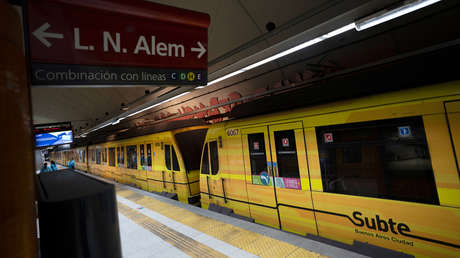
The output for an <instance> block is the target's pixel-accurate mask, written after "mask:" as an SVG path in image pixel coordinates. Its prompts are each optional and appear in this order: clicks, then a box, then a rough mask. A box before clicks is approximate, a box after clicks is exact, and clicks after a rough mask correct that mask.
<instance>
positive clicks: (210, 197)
mask: <svg viewBox="0 0 460 258" xmlns="http://www.w3.org/2000/svg"><path fill="white" fill-rule="evenodd" d="M206 184H207V185H208V196H209V199H212V196H211V191H210V189H209V176H206Z"/></svg>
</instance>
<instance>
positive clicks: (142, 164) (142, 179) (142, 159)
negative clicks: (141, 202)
mask: <svg viewBox="0 0 460 258" xmlns="http://www.w3.org/2000/svg"><path fill="white" fill-rule="evenodd" d="M145 149H146V144H144V143H141V144H139V168H138V170H137V180H136V181H137V185H138V186H139V187H140V188H142V189H143V190H147V170H146V166H147V160H146V151H145Z"/></svg>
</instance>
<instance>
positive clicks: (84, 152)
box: [82, 151, 86, 162]
mask: <svg viewBox="0 0 460 258" xmlns="http://www.w3.org/2000/svg"><path fill="white" fill-rule="evenodd" d="M82 154H83V156H82V162H86V151H82Z"/></svg>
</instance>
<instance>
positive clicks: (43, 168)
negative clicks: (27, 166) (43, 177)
mask: <svg viewBox="0 0 460 258" xmlns="http://www.w3.org/2000/svg"><path fill="white" fill-rule="evenodd" d="M44 172H51V169H50V168H49V167H48V163H46V162H45V164H43V167H42V169H40V173H44Z"/></svg>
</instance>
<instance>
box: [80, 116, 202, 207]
mask: <svg viewBox="0 0 460 258" xmlns="http://www.w3.org/2000/svg"><path fill="white" fill-rule="evenodd" d="M206 130H207V126H205V125H203V126H192V127H186V128H180V129H174V130H168V131H164V132H160V133H154V134H147V135H144V136H138V137H130V138H126V139H122V140H115V141H108V142H104V143H99V144H92V145H89V146H87V148H88V151H87V152H88V158H87V171H88V172H89V173H91V174H94V175H98V176H102V177H105V178H108V179H113V180H115V181H117V182H120V183H123V184H128V185H132V186H136V187H138V188H141V189H143V190H145V191H149V192H159V193H164V194H165V195H168V194H169V195H168V196H169V197H172V198H177V199H178V200H179V201H181V202H184V203H190V204H199V197H200V189H199V168H200V155H201V147H202V146H203V142H204V138H205V135H206ZM78 150H79V149H76V151H78ZM80 150H81V149H80ZM176 195H177V196H176Z"/></svg>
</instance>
